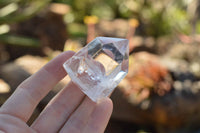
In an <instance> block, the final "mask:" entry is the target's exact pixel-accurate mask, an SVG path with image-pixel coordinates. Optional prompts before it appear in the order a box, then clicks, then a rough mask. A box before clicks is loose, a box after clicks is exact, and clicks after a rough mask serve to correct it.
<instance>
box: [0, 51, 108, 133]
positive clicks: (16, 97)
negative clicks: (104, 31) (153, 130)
mask: <svg viewBox="0 0 200 133" xmlns="http://www.w3.org/2000/svg"><path fill="white" fill-rule="evenodd" d="M73 54H74V53H73V52H70V51H68V52H64V53H62V54H60V55H59V56H58V57H56V58H55V59H53V60H52V61H50V62H49V63H48V64H47V65H45V66H44V67H43V68H42V69H40V70H39V71H38V72H37V73H35V74H34V75H32V76H31V77H29V78H28V79H26V80H25V81H24V82H22V83H21V84H20V85H19V86H18V88H17V89H16V91H15V92H14V93H13V94H12V96H11V97H10V98H9V99H8V100H7V101H6V102H5V103H4V104H3V105H2V107H1V108H0V133H57V132H59V133H103V132H104V130H105V128H106V126H107V123H108V121H109V118H110V115H111V113H112V101H111V100H110V99H109V98H105V99H102V100H101V101H99V102H98V103H94V102H92V101H91V100H90V99H89V98H88V97H86V96H85V95H84V94H83V93H82V92H81V91H80V89H79V88H78V87H77V86H76V85H75V84H73V83H72V82H70V83H69V84H68V85H67V86H66V87H64V88H63V89H62V90H61V91H60V92H59V93H58V94H57V95H56V96H55V97H54V98H53V99H52V100H51V101H50V102H49V103H48V104H47V106H46V107H45V109H44V110H43V111H42V113H41V114H40V115H39V117H38V118H37V119H36V120H35V121H34V123H33V124H32V125H31V126H30V127H29V126H28V125H27V124H26V122H27V121H28V119H29V118H30V116H31V114H32V113H33V111H34V109H35V108H36V106H37V104H38V103H39V102H40V101H41V99H42V98H44V96H46V95H47V93H48V92H49V91H50V90H51V89H52V88H53V87H54V86H55V85H56V84H57V83H58V82H59V81H60V80H61V79H62V78H63V77H64V76H65V75H66V72H65V71H64V69H63V67H62V64H63V63H64V62H65V61H66V60H67V59H69V58H70V57H71V56H72V55H73Z"/></svg>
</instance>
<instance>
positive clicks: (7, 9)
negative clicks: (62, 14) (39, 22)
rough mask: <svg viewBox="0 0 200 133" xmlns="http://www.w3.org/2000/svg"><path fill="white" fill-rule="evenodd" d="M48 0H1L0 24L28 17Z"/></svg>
mask: <svg viewBox="0 0 200 133" xmlns="http://www.w3.org/2000/svg"><path fill="white" fill-rule="evenodd" d="M49 2H50V0H6V1H5V0H3V1H1V2H0V7H1V9H0V24H4V23H13V22H18V21H22V20H24V19H28V18H30V17H31V16H33V15H35V14H36V13H37V12H38V11H40V10H41V9H42V8H43V7H44V6H46V5H47V4H48V3H49Z"/></svg>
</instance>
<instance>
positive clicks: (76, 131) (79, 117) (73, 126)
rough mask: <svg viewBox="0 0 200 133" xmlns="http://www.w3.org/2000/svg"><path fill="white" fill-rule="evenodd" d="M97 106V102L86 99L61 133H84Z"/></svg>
mask: <svg viewBox="0 0 200 133" xmlns="http://www.w3.org/2000/svg"><path fill="white" fill-rule="evenodd" d="M95 106H96V103H95V102H93V101H91V100H90V99H89V98H88V97H85V99H84V101H83V103H82V104H81V105H80V106H79V107H78V108H77V110H76V111H75V112H74V113H73V114H72V115H71V116H70V118H69V119H68V121H67V122H66V123H65V125H64V126H63V128H62V129H61V130H60V133H82V130H83V129H84V127H85V126H86V125H87V121H88V119H89V117H90V115H91V113H92V112H93V110H94V108H95Z"/></svg>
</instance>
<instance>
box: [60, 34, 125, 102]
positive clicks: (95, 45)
mask: <svg viewBox="0 0 200 133" xmlns="http://www.w3.org/2000/svg"><path fill="white" fill-rule="evenodd" d="M128 48H129V47H128V40H127V39H121V38H110V37H97V38H96V39H94V40H93V41H92V42H90V43H89V44H88V45H86V46H85V47H84V48H82V49H81V50H80V51H79V52H77V53H76V54H75V55H74V56H72V58H70V59H69V60H67V61H66V62H65V63H64V64H63V66H64V68H65V70H66V71H67V73H68V75H69V76H70V78H71V79H72V81H73V82H74V83H75V84H77V85H78V86H79V87H80V89H81V90H82V91H83V92H84V93H85V94H86V95H87V96H88V97H89V98H90V99H92V100H93V101H95V102H96V101H98V100H99V99H101V98H103V97H107V96H109V95H110V94H111V93H112V91H113V90H114V88H115V87H116V86H117V85H118V84H119V82H120V81H121V80H122V79H123V78H124V77H125V76H126V74H127V73H128V57H129V49H128Z"/></svg>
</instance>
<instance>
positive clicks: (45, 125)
mask: <svg viewBox="0 0 200 133" xmlns="http://www.w3.org/2000/svg"><path fill="white" fill-rule="evenodd" d="M84 96H85V95H84V94H83V92H82V91H81V90H80V89H79V88H78V87H77V86H76V85H75V84H74V83H73V82H70V83H69V84H68V85H67V86H66V87H65V88H64V89H63V90H62V91H60V92H59V93H58V94H57V95H56V96H55V98H53V99H52V100H51V101H50V103H49V104H48V105H47V107H46V108H45V109H44V111H43V112H42V113H41V114H40V116H39V117H38V118H37V119H36V121H35V122H34V123H33V124H32V126H31V127H32V128H33V129H35V130H36V131H40V132H42V133H56V132H58V131H59V129H60V128H61V126H62V125H63V123H65V122H66V120H67V119H68V118H69V116H70V115H71V114H72V113H73V112H74V110H75V109H76V108H77V106H78V105H79V104H80V103H81V101H82V99H83V98H84Z"/></svg>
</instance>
